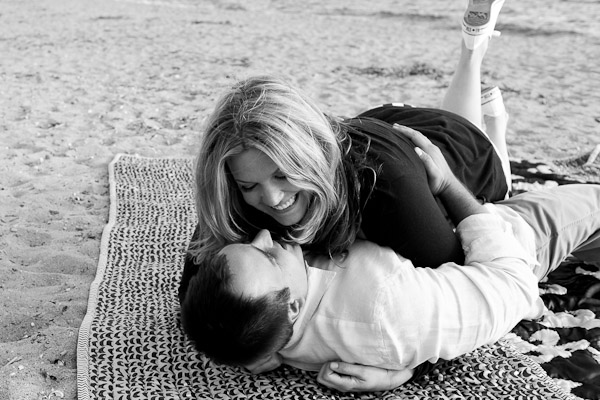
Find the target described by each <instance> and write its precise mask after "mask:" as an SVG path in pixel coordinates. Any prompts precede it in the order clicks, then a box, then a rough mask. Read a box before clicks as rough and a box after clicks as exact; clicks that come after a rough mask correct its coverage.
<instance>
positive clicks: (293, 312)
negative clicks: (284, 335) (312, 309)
mask: <svg viewBox="0 0 600 400" xmlns="http://www.w3.org/2000/svg"><path fill="white" fill-rule="evenodd" d="M303 303H304V301H301V300H300V299H294V300H290V302H289V303H288V317H289V318H290V321H291V322H295V321H296V319H298V316H299V315H300V310H301V309H302V306H303Z"/></svg>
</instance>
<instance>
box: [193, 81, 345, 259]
mask: <svg viewBox="0 0 600 400" xmlns="http://www.w3.org/2000/svg"><path fill="white" fill-rule="evenodd" d="M345 138H346V135H345V131H343V130H342V129H340V125H339V124H338V123H337V122H336V121H334V120H332V119H330V118H328V117H327V116H325V115H324V114H323V113H322V112H321V110H320V109H319V108H318V107H317V105H316V104H315V103H314V102H313V101H311V100H310V99H309V98H308V97H307V96H306V95H304V94H303V93H301V92H300V91H299V90H298V89H296V88H294V87H292V86H291V85H289V84H288V83H286V82H285V81H283V80H281V79H278V78H275V77H270V76H258V77H252V78H249V79H246V80H243V81H241V82H239V83H237V84H236V85H234V86H233V87H232V88H231V89H230V90H229V91H228V92H227V93H225V94H224V96H223V97H221V99H220V100H219V101H218V103H217V105H216V107H215V110H214V112H213V113H212V114H211V115H210V117H209V119H208V121H207V126H206V130H205V133H204V137H203V139H202V142H201V145H200V151H199V153H198V157H197V161H196V182H195V183H196V210H197V213H198V219H199V226H198V230H199V231H198V233H199V236H198V239H197V241H196V242H195V243H193V244H192V246H190V251H191V253H192V255H193V256H194V257H195V258H196V260H197V261H199V260H200V259H202V257H203V254H207V253H213V252H215V251H218V250H220V248H221V247H222V246H223V245H225V244H227V243H231V242H239V241H243V240H249V239H251V237H250V234H252V233H254V232H252V229H255V230H256V228H259V227H256V226H252V224H251V223H250V222H249V220H248V218H247V216H246V215H244V212H243V207H244V204H243V202H244V200H243V198H242V195H241V193H240V191H239V189H238V188H237V185H236V184H235V182H234V181H233V179H232V177H231V176H230V174H229V173H228V170H227V160H229V159H230V158H231V157H233V156H235V155H237V154H240V153H241V152H243V151H245V150H247V149H250V148H253V149H257V150H259V151H261V152H263V153H264V154H266V155H267V156H268V157H269V158H271V160H273V162H274V163H275V164H276V165H277V166H278V167H279V169H280V170H281V172H282V173H283V174H285V175H286V177H287V178H288V180H289V181H290V182H291V183H292V184H294V185H295V186H297V187H299V188H301V189H302V190H305V191H306V192H307V193H308V194H309V196H310V198H311V200H310V204H309V207H308V210H307V212H306V214H305V216H304V217H303V219H302V221H300V223H299V224H298V225H297V226H294V227H289V229H288V231H287V233H286V237H285V239H286V240H289V241H293V242H295V243H298V244H306V243H311V242H313V241H314V240H315V238H317V237H318V236H319V235H320V234H321V233H320V230H322V229H323V228H324V225H325V224H327V221H330V220H331V219H332V217H333V219H334V220H338V219H339V216H342V215H343V214H347V211H346V210H345V203H346V201H347V197H348V196H347V182H346V178H345V171H344V168H343V162H344V161H343V154H342V152H341V150H340V149H341V143H342V142H343V141H344V140H345ZM342 219H345V220H348V217H342ZM338 230H339V229H335V231H336V232H337V231H338ZM324 231H325V232H328V233H331V231H332V230H331V229H327V228H325V229H324ZM352 239H353V238H352Z"/></svg>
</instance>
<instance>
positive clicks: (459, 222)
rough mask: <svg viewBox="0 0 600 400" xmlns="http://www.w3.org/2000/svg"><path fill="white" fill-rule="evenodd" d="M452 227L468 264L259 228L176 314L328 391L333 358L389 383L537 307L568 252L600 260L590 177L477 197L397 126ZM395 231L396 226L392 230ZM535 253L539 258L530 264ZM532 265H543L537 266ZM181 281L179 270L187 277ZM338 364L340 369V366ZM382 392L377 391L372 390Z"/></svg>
mask: <svg viewBox="0 0 600 400" xmlns="http://www.w3.org/2000/svg"><path fill="white" fill-rule="evenodd" d="M397 129H398V130H399V131H401V132H403V133H405V134H406V135H407V136H408V137H409V138H411V139H412V140H413V142H414V143H415V144H416V145H417V146H418V147H419V148H421V149H424V150H425V151H426V152H425V153H424V152H423V151H421V150H420V149H418V150H417V152H418V153H419V155H420V157H421V159H422V160H423V162H424V164H425V166H426V168H427V171H428V174H429V177H430V187H431V190H432V192H433V193H434V194H436V195H437V196H438V197H439V198H440V199H441V200H442V201H443V202H444V206H445V208H446V210H447V211H448V212H449V215H450V217H451V218H452V220H453V222H454V223H455V225H456V226H457V233H458V235H459V237H460V240H461V243H462V245H463V248H464V250H465V255H466V261H465V265H456V264H453V263H447V264H444V265H442V266H440V267H439V268H437V269H427V268H418V269H417V268H414V267H413V266H412V264H411V263H410V261H408V260H406V259H404V258H402V257H401V256H399V255H397V254H395V253H393V252H392V251H391V250H389V249H386V248H382V247H379V246H376V245H374V244H372V243H368V242H362V241H357V243H355V244H354V246H353V247H352V248H351V249H350V251H349V252H348V254H347V255H346V257H345V258H344V259H343V260H328V259H324V258H318V257H317V258H314V259H310V263H311V265H312V267H305V262H304V257H303V255H302V252H301V250H300V249H299V247H297V246H291V245H283V246H282V245H280V244H278V243H276V242H273V241H272V240H271V238H270V236H269V235H268V232H266V231H263V232H261V233H260V234H259V235H257V237H256V238H255V239H254V240H253V242H252V243H250V244H234V245H230V246H226V247H225V248H224V249H223V250H222V251H221V252H220V253H219V256H217V257H215V258H214V259H213V260H212V261H215V262H209V263H208V264H207V265H203V266H200V268H199V269H198V272H197V274H196V275H195V276H194V277H192V278H191V279H190V280H189V287H188V286H187V281H185V279H186V278H184V282H183V283H182V293H181V300H182V320H183V324H184V328H185V330H186V332H187V333H188V335H189V336H190V337H191V338H192V339H193V340H195V342H196V345H197V347H198V348H199V350H201V351H204V352H206V353H207V354H208V355H209V356H211V357H214V358H215V359H217V360H220V361H222V362H226V363H230V364H237V365H243V366H245V367H246V368H247V369H249V370H250V371H251V372H255V373H259V372H263V371H267V370H270V369H273V368H276V367H277V366H279V365H280V364H281V363H282V362H283V363H287V364H290V365H292V366H295V367H298V368H303V369H309V370H319V369H320V370H321V373H320V376H319V379H320V381H322V382H323V383H325V384H327V383H329V384H328V386H334V387H335V382H336V379H344V376H343V375H351V376H352V375H355V374H352V373H350V374H344V373H343V372H342V374H337V375H340V376H337V375H336V373H335V371H334V372H332V368H331V365H330V364H327V362H330V361H336V360H341V361H343V362H345V363H358V364H364V365H367V366H372V367H378V368H381V369H382V371H383V370H393V371H398V372H396V373H392V374H391V375H390V376H392V378H393V379H392V381H391V382H390V383H389V385H391V386H389V387H386V388H391V387H394V386H397V385H398V384H402V383H404V382H405V381H406V380H407V379H408V378H410V377H411V376H412V375H413V372H414V371H413V370H414V369H415V368H416V367H418V369H417V371H416V375H419V374H421V373H423V372H425V371H426V370H427V367H426V366H427V365H430V364H427V362H429V363H435V362H437V361H438V360H440V359H451V358H454V357H457V356H459V355H462V354H465V353H467V352H469V351H471V350H473V349H475V348H477V347H479V346H481V345H484V344H488V343H492V342H494V341H496V340H498V339H499V338H500V337H502V336H503V335H504V334H506V333H507V332H508V331H509V330H510V329H511V328H512V327H514V325H516V323H517V322H518V321H520V320H521V319H530V318H536V317H538V316H540V315H541V313H542V311H543V304H542V303H541V300H540V299H539V296H538V290H537V282H538V279H541V278H543V277H544V276H546V275H547V273H549V272H550V271H551V270H552V269H554V268H556V266H558V264H559V263H560V262H561V261H562V260H563V259H564V258H565V257H566V256H567V255H569V254H570V253H573V255H575V256H577V257H579V258H581V259H582V260H586V261H598V260H600V232H599V228H600V211H599V210H600V186H598V185H572V186H569V187H558V188H555V189H553V190H552V191H547V192H539V193H527V194H524V195H520V196H515V197H514V198H512V199H510V200H507V201H504V202H501V204H499V205H486V206H483V205H480V204H479V203H478V202H477V201H476V200H475V199H474V198H473V197H472V196H471V195H470V193H468V192H467V191H466V190H465V189H464V187H463V186H462V185H461V184H460V183H459V182H458V181H457V180H456V178H454V176H453V175H452V173H451V171H450V170H449V168H448V166H447V164H446V163H445V161H444V159H443V156H441V153H440V152H439V149H437V148H436V147H435V146H433V145H432V144H431V143H430V142H429V141H428V140H427V139H426V138H425V137H424V136H422V135H420V134H419V133H418V132H416V131H413V130H410V129H408V128H403V127H397ZM399 229H401V227H399ZM536 257H537V260H536ZM538 261H539V262H538ZM188 278H189V277H188ZM338 372H339V371H338ZM377 389H381V387H377Z"/></svg>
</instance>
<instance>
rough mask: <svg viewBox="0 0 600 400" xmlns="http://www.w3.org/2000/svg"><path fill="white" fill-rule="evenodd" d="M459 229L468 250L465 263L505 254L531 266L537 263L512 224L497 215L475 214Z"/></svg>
mask: <svg viewBox="0 0 600 400" xmlns="http://www.w3.org/2000/svg"><path fill="white" fill-rule="evenodd" d="M456 231H457V233H458V235H459V237H460V241H461V243H462V247H463V250H464V251H465V264H471V263H473V262H486V261H492V260H495V259H497V258H504V257H513V258H520V259H522V260H524V261H526V262H527V263H528V264H529V265H530V266H531V267H533V265H535V264H536V263H537V260H536V258H535V257H534V256H533V255H532V254H529V253H528V252H527V251H526V250H525V249H524V248H523V246H522V245H521V244H520V243H519V241H518V240H517V238H516V237H515V235H514V233H513V229H512V225H511V224H510V223H508V222H506V221H504V220H503V219H502V218H501V217H499V216H497V215H494V214H489V213H483V214H474V215H471V216H469V217H467V218H465V219H464V220H462V221H461V223H460V224H459V225H458V227H457V229H456Z"/></svg>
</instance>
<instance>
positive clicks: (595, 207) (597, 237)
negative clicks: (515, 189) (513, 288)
mask: <svg viewBox="0 0 600 400" xmlns="http://www.w3.org/2000/svg"><path fill="white" fill-rule="evenodd" d="M498 205H499V206H501V207H502V206H506V207H509V208H511V209H513V210H515V211H516V212H517V213H519V214H520V215H521V216H522V217H523V218H524V219H525V221H527V223H528V224H529V225H530V226H531V227H532V228H533V230H534V232H535V237H536V249H537V255H538V261H539V262H540V264H541V268H542V269H541V270H540V271H536V275H538V277H539V278H542V277H544V276H546V275H547V274H548V273H550V272H552V271H553V270H554V269H556V268H557V267H558V265H559V264H560V263H561V262H562V261H563V260H564V259H565V258H566V257H567V256H568V255H569V254H571V255H573V256H574V257H576V258H578V259H580V260H582V261H586V262H590V263H596V264H598V263H599V262H600V185H592V184H581V185H579V184H577V185H562V186H558V187H555V188H551V189H544V190H539V191H532V192H525V193H521V194H519V195H517V196H514V197H512V198H510V199H508V200H503V201H501V202H499V203H498Z"/></svg>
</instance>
